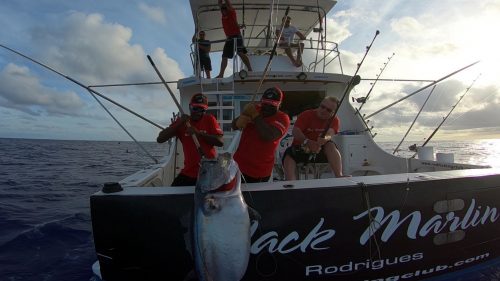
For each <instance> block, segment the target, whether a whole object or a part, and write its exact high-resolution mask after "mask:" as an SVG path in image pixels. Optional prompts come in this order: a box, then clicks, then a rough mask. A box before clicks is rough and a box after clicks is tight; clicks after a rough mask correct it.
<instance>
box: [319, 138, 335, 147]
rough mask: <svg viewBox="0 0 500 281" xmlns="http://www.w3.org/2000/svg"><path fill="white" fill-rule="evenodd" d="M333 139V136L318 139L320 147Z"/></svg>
mask: <svg viewBox="0 0 500 281" xmlns="http://www.w3.org/2000/svg"><path fill="white" fill-rule="evenodd" d="M331 139H332V136H325V137H323V138H322V137H318V140H317V142H318V144H319V145H320V146H323V145H324V144H325V143H327V142H328V141H330V140H331Z"/></svg>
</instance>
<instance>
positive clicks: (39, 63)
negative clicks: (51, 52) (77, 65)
mask: <svg viewBox="0 0 500 281" xmlns="http://www.w3.org/2000/svg"><path fill="white" fill-rule="evenodd" d="M0 47H2V48H4V49H6V50H9V51H11V52H13V53H15V54H17V55H19V56H21V57H23V58H25V59H28V60H30V61H32V62H34V63H36V64H38V65H40V66H42V67H44V68H45V69H48V70H50V71H52V72H54V73H56V74H57V75H59V76H62V77H64V78H66V79H68V80H69V81H71V82H73V83H75V84H77V85H78V86H80V87H82V88H84V89H86V90H87V91H89V92H91V93H94V94H96V95H98V96H99V97H101V98H103V99H105V100H107V101H109V102H111V103H113V104H115V105H116V106H119V107H121V108H122V109H124V110H126V111H128V112H130V113H132V114H134V115H135V116H137V117H139V118H141V119H142V120H144V121H146V122H148V123H150V124H151V125H153V126H156V127H158V128H160V129H162V130H163V127H162V126H160V125H158V124H156V123H155V122H153V121H151V120H149V119H147V118H145V117H143V116H141V115H139V114H138V113H135V112H134V111H132V110H130V109H128V108H127V107H125V106H123V105H121V104H119V103H117V102H116V101H114V100H112V99H110V98H108V97H106V96H104V95H102V94H101V93H99V92H97V91H95V90H93V89H91V88H90V87H88V86H85V85H83V84H82V83H80V82H78V81H77V80H75V79H73V78H71V77H69V76H68V75H64V74H62V73H61V72H59V71H57V70H55V69H54V68H51V67H49V66H47V65H45V64H43V63H41V62H39V61H37V60H35V59H33V58H30V57H28V56H27V55H24V54H22V53H20V52H18V51H16V50H14V49H11V48H9V47H7V46H5V45H2V44H0Z"/></svg>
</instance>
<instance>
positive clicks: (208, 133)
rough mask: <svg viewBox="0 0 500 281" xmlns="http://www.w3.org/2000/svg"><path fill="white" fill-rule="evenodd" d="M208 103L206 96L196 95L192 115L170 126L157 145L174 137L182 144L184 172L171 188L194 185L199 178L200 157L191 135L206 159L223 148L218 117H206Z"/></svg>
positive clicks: (192, 100) (207, 115)
mask: <svg viewBox="0 0 500 281" xmlns="http://www.w3.org/2000/svg"><path fill="white" fill-rule="evenodd" d="M207 108H208V99H207V97H206V96H205V95H203V94H201V93H200V94H195V95H194V96H193V97H192V98H191V101H190V103H189V112H190V114H191V115H187V114H184V115H182V116H181V117H180V118H177V119H176V120H175V121H174V122H173V123H172V124H171V125H170V126H168V127H167V128H165V129H164V130H163V131H161V132H160V134H159V135H158V138H157V139H156V141H157V142H159V143H163V142H166V141H167V140H169V139H170V138H172V137H174V136H175V137H177V138H178V139H179V141H180V142H181V143H182V150H183V152H184V168H183V169H182V171H181V172H180V173H179V175H177V177H176V178H175V179H174V181H173V182H172V186H189V185H195V184H196V180H197V177H198V170H199V166H200V160H201V155H200V153H199V152H198V148H197V147H196V145H195V143H194V141H193V137H192V135H195V136H196V138H197V139H198V141H199V143H200V146H201V150H202V151H203V154H204V156H205V157H206V158H215V156H216V151H215V147H214V146H223V145H224V141H223V139H222V135H223V132H222V130H221V128H220V127H219V124H218V123H217V120H216V119H215V117H214V116H213V115H211V114H206V113H205V112H206V110H207Z"/></svg>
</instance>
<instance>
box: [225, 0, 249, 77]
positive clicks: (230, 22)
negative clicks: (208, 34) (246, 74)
mask: <svg viewBox="0 0 500 281" xmlns="http://www.w3.org/2000/svg"><path fill="white" fill-rule="evenodd" d="M219 8H220V12H221V14H222V28H223V29H224V33H225V34H226V43H224V50H223V51H222V60H221V62H220V72H219V75H218V76H217V78H222V77H224V71H225V70H226V67H227V60H228V59H232V58H233V57H234V41H235V39H236V49H237V51H236V52H237V53H238V56H240V58H241V60H242V61H243V63H244V64H245V65H246V67H247V69H248V71H252V66H251V65H250V60H249V59H248V56H247V49H246V48H245V46H244V45H243V37H242V36H241V32H240V25H239V24H238V19H237V18H236V11H235V10H234V8H233V5H231V1H230V0H225V4H223V3H222V0H219Z"/></svg>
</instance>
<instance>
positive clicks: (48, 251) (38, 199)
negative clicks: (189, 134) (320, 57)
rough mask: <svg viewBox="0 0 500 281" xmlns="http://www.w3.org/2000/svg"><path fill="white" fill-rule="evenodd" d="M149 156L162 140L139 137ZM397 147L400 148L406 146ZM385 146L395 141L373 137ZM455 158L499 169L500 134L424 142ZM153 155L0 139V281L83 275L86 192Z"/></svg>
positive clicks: (89, 247)
mask: <svg viewBox="0 0 500 281" xmlns="http://www.w3.org/2000/svg"><path fill="white" fill-rule="evenodd" d="M141 144H142V145H143V146H144V148H145V149H146V150H147V151H148V152H149V153H150V154H151V155H152V156H153V157H155V158H157V159H160V158H161V156H162V155H163V154H164V152H165V151H166V150H167V149H168V147H167V145H166V144H157V143H141ZM410 144H412V142H408V143H405V144H404V145H402V146H401V148H402V149H403V150H405V151H401V152H398V153H400V154H402V155H412V154H411V153H409V152H407V148H408V145H410ZM380 145H381V147H383V148H384V149H386V150H387V151H390V152H391V153H392V150H394V148H395V147H396V145H397V143H391V142H384V143H380ZM428 145H430V146H433V147H434V152H443V153H454V156H455V160H456V161H457V162H462V163H470V164H481V165H490V166H492V167H498V168H500V140H474V141H441V142H434V143H433V142H430V143H429V144H428ZM151 164H153V160H152V159H151V158H150V157H149V156H147V155H146V153H144V152H143V151H142V150H141V149H140V148H139V147H138V146H137V145H136V144H135V143H133V142H118V141H113V142H104V141H62V140H27V139H1V138H0V281H4V280H6V281H20V280H44V281H56V280H57V281H63V280H72V281H73V280H74V281H80V280H81V281H88V280H93V277H92V271H91V266H92V263H94V261H96V259H97V258H96V255H95V252H94V245H93V240H92V229H91V221H90V210H89V197H90V195H91V194H92V193H94V192H96V191H98V190H100V188H101V187H102V185H103V183H105V182H113V181H119V180H121V179H123V178H124V177H126V176H128V175H130V174H132V173H134V172H136V171H137V170H139V169H141V168H144V167H146V166H148V165H151Z"/></svg>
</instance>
